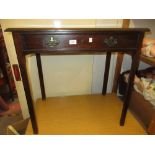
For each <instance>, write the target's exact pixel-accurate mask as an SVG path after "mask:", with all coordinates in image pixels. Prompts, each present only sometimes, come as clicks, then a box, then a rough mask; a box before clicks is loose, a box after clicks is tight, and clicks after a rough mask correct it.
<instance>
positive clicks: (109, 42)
mask: <svg viewBox="0 0 155 155" xmlns="http://www.w3.org/2000/svg"><path fill="white" fill-rule="evenodd" d="M104 43H105V44H106V45H108V46H109V47H113V46H115V45H117V39H115V38H114V37H113V36H110V37H109V38H106V39H104Z"/></svg>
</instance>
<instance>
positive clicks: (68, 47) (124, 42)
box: [22, 33, 138, 54]
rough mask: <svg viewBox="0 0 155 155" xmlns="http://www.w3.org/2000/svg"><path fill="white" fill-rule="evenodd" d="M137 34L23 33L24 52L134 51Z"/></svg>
mask: <svg viewBox="0 0 155 155" xmlns="http://www.w3.org/2000/svg"><path fill="white" fill-rule="evenodd" d="M137 38H138V34H137V35H135V34H134V33H128V34H126V33H117V34H113V33H110V34H92V35H91V34H74V35H73V34H46V35H44V34H29V35H27V34H23V35H22V39H23V40H24V41H23V42H24V43H23V51H24V52H30V51H33V52H35V51H36V52H37V51H41V52H43V53H44V52H46V51H51V52H55V53H56V54H59V53H60V54H61V52H63V51H65V52H67V51H68V52H69V51H74V52H79V51H98V52H101V51H117V50H122V51H124V50H128V51H133V52H134V51H135V50H136V48H135V47H137Z"/></svg>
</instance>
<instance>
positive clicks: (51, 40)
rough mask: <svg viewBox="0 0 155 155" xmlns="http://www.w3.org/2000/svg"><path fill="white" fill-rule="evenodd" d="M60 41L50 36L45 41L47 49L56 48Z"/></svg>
mask: <svg viewBox="0 0 155 155" xmlns="http://www.w3.org/2000/svg"><path fill="white" fill-rule="evenodd" d="M59 43H60V41H59V40H58V39H57V38H56V37H53V36H51V37H50V38H49V40H47V41H46V45H47V46H49V47H56V46H57V45H59Z"/></svg>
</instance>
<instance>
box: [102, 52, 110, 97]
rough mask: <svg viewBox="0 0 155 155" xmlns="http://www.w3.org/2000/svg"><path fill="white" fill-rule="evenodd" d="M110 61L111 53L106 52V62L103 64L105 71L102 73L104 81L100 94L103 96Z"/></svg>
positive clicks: (105, 89)
mask: <svg viewBox="0 0 155 155" xmlns="http://www.w3.org/2000/svg"><path fill="white" fill-rule="evenodd" d="M110 60H111V52H107V56H106V62H105V71H104V80H103V89H102V94H103V95H105V94H106V91H107V83H108V76H109V68H110Z"/></svg>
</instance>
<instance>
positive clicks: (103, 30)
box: [5, 28, 150, 32]
mask: <svg viewBox="0 0 155 155" xmlns="http://www.w3.org/2000/svg"><path fill="white" fill-rule="evenodd" d="M32 31H40V32H44V31H49V32H54V31H57V32H113V31H115V32H116V31H119V32H124V31H126V32H131V31H132V32H133V31H134V32H149V31H150V29H149V28H7V29H5V32H32Z"/></svg>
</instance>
